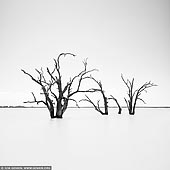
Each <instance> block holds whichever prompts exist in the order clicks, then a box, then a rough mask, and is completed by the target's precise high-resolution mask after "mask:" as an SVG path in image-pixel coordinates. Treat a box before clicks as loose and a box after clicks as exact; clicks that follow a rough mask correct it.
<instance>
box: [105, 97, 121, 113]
mask: <svg viewBox="0 0 170 170" xmlns="http://www.w3.org/2000/svg"><path fill="white" fill-rule="evenodd" d="M108 99H112V100H113V101H115V102H116V104H117V107H118V108H119V111H118V114H121V113H122V108H121V106H120V104H119V102H118V101H117V99H116V98H115V97H113V96H112V95H110V98H108Z"/></svg>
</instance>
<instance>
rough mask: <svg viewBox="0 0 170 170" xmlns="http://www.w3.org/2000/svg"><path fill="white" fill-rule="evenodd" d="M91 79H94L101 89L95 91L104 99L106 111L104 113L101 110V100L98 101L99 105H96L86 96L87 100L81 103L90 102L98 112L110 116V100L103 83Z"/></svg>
mask: <svg viewBox="0 0 170 170" xmlns="http://www.w3.org/2000/svg"><path fill="white" fill-rule="evenodd" d="M89 78H90V79H92V80H93V81H94V82H95V83H97V85H98V87H99V88H93V91H94V92H100V93H101V95H102V98H103V103H104V111H102V110H101V108H100V100H98V101H97V103H96V104H95V103H94V102H93V101H92V100H91V99H90V98H89V97H88V96H87V95H85V96H86V98H85V99H82V100H80V101H87V102H89V103H91V104H92V105H93V107H94V109H95V110H96V111H98V112H99V113H101V114H102V115H108V98H107V97H106V95H105V92H104V90H103V86H102V83H101V81H98V80H96V79H95V78H94V77H92V76H90V77H89Z"/></svg>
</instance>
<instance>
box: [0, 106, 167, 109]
mask: <svg viewBox="0 0 170 170" xmlns="http://www.w3.org/2000/svg"><path fill="white" fill-rule="evenodd" d="M0 108H1V109H3V108H46V107H45V106H20V105H18V106H0ZM67 108H77V109H81V108H84V109H86V108H87V109H88V108H89V109H90V108H94V107H93V106H81V107H77V106H68V107H67ZM100 108H104V107H103V106H101V107H100ZM108 108H118V107H117V106H109V107H108ZM121 108H127V106H122V107H121ZM136 108H165V109H168V108H170V106H136Z"/></svg>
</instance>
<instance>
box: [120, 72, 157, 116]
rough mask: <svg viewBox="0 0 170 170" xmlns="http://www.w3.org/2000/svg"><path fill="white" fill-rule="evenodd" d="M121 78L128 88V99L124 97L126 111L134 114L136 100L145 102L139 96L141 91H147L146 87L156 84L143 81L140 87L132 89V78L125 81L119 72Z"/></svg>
mask: <svg viewBox="0 0 170 170" xmlns="http://www.w3.org/2000/svg"><path fill="white" fill-rule="evenodd" d="M121 78H122V80H123V82H124V83H125V85H126V87H127V88H128V92H127V94H128V99H126V98H124V99H125V102H126V105H127V108H128V111H129V114H130V115H134V114H135V108H136V103H137V100H140V101H142V102H143V103H145V101H144V100H143V99H142V98H140V95H141V93H142V92H143V91H145V92H147V91H146V89H148V88H150V87H153V86H157V85H156V84H154V83H151V81H149V82H146V83H144V84H143V85H142V86H141V87H140V88H138V89H136V90H134V89H133V88H134V78H133V79H132V81H130V80H129V79H127V80H126V81H125V79H124V78H123V75H122V74H121Z"/></svg>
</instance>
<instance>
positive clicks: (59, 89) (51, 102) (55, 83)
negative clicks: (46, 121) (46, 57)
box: [22, 53, 96, 118]
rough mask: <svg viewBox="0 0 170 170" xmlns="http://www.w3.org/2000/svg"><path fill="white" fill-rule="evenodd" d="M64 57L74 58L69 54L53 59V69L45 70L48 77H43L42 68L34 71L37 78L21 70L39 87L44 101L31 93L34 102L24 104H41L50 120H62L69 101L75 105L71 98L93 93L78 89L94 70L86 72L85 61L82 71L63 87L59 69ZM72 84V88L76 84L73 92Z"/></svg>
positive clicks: (62, 54)
mask: <svg viewBox="0 0 170 170" xmlns="http://www.w3.org/2000/svg"><path fill="white" fill-rule="evenodd" d="M66 55H71V56H75V55H74V54H71V53H61V54H60V55H59V56H58V57H57V59H54V69H53V70H52V71H50V69H49V68H48V67H47V68H46V73H47V74H48V77H45V74H44V71H43V69H42V68H41V69H40V70H38V69H36V72H37V73H38V78H35V77H33V76H32V75H31V74H29V73H27V72H26V71H25V70H22V72H23V73H24V74H26V75H28V76H29V77H30V78H31V79H32V80H33V81H34V82H35V83H37V84H38V85H39V86H40V87H41V89H42V93H41V94H43V95H44V98H45V99H44V100H37V99H36V97H35V95H34V93H32V95H33V99H34V100H33V101H27V102H25V103H37V104H39V103H43V104H44V105H45V106H46V107H47V108H48V110H49V112H50V117H51V118H62V117H63V114H64V112H65V111H66V109H67V107H68V102H69V100H72V101H74V102H76V104H77V101H76V100H75V99H74V98H72V97H73V96H74V95H75V94H77V93H85V92H86V93H87V92H94V90H93V89H87V90H81V88H80V87H81V84H82V81H84V80H85V79H87V77H89V76H88V74H89V73H91V72H93V71H95V70H96V69H92V70H87V60H84V61H83V65H84V69H83V70H82V71H81V72H80V73H79V74H77V75H76V76H74V77H73V78H70V81H68V82H67V84H66V85H65V86H63V82H62V76H61V69H60V58H61V57H65V56H66ZM73 84H74V87H75V84H76V89H75V90H73Z"/></svg>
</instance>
